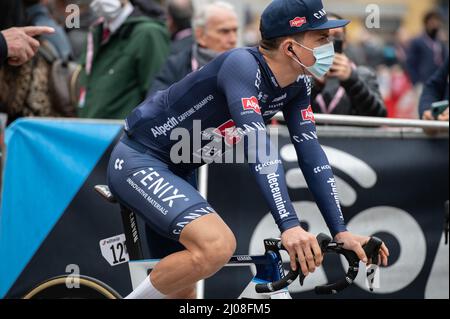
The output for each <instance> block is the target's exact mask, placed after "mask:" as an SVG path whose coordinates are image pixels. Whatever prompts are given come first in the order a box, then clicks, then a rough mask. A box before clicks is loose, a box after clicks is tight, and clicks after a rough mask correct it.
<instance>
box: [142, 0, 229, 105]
mask: <svg viewBox="0 0 450 319" xmlns="http://www.w3.org/2000/svg"><path fill="white" fill-rule="evenodd" d="M194 25H195V26H194V27H195V35H196V43H195V44H194V45H191V46H190V47H188V48H187V49H184V50H183V51H181V52H179V53H176V54H172V55H171V56H170V57H169V58H168V60H167V62H166V64H165V66H164V67H163V68H162V70H161V71H160V73H159V74H158V75H157V76H156V78H155V80H154V82H153V84H152V87H151V89H150V91H149V96H151V95H153V94H154V93H156V92H158V91H162V90H165V89H167V88H168V87H169V86H171V85H172V84H174V83H176V82H178V81H180V80H182V79H183V78H184V77H185V76H186V75H188V74H189V73H191V72H192V71H196V70H198V69H199V68H201V67H202V66H204V65H206V64H207V63H209V62H210V61H212V60H213V59H214V58H215V57H216V56H218V55H219V54H220V53H223V52H225V51H227V50H230V49H233V48H235V47H236V44H237V30H238V20H237V14H236V12H235V11H234V8H233V7H232V6H231V5H230V4H228V3H225V2H220V1H218V2H214V3H211V4H209V5H207V6H205V7H203V8H201V9H200V11H199V12H198V14H197V15H196V17H195V19H194Z"/></svg>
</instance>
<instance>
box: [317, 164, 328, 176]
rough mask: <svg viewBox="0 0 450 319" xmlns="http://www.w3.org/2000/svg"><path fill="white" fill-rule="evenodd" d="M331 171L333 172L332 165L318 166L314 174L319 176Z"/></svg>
mask: <svg viewBox="0 0 450 319" xmlns="http://www.w3.org/2000/svg"><path fill="white" fill-rule="evenodd" d="M329 170H331V166H330V165H322V166H317V167H315V168H314V174H319V173H322V172H323V171H329Z"/></svg>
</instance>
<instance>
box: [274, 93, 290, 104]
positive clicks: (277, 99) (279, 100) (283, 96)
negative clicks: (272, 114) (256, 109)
mask: <svg viewBox="0 0 450 319" xmlns="http://www.w3.org/2000/svg"><path fill="white" fill-rule="evenodd" d="M286 98H287V93H284V94H283V95H282V96H279V97H277V98H275V99H273V101H272V103H278V102H281V101H283V100H285V99H286Z"/></svg>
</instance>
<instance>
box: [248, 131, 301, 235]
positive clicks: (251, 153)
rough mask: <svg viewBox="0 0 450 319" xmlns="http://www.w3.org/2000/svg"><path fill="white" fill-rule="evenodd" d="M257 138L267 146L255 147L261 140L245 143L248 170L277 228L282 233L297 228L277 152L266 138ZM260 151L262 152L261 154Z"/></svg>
mask: <svg viewBox="0 0 450 319" xmlns="http://www.w3.org/2000/svg"><path fill="white" fill-rule="evenodd" d="M259 137H260V138H264V139H265V141H266V143H267V144H265V143H262V144H263V146H259V147H256V145H257V144H258V143H261V140H258V139H255V140H253V142H250V143H249V142H248V141H246V150H245V151H246V156H247V159H248V162H249V166H250V170H251V172H252V174H253V176H254V178H255V180H256V182H257V183H258V186H259V188H260V189H261V192H262V194H263V196H264V198H265V200H266V202H267V204H268V206H269V208H270V211H271V213H272V215H273V217H274V219H275V222H276V224H277V225H278V228H279V229H280V231H281V232H282V233H283V232H284V231H286V230H288V229H290V228H293V227H296V226H299V225H300V221H299V220H298V217H297V214H296V212H295V209H294V206H293V205H292V202H291V200H290V198H289V194H288V189H287V186H286V182H285V181H286V178H285V173H284V168H283V165H282V162H281V160H280V159H279V157H278V152H277V150H276V149H275V148H274V147H273V146H272V145H271V143H270V141H269V139H268V138H267V136H265V135H262V134H260V135H259ZM255 143H256V145H255ZM264 144H265V145H264ZM266 147H267V148H268V152H267V153H268V154H270V155H269V156H267V155H266V154H267V153H266V152H265V151H266ZM256 150H259V151H256ZM261 150H263V151H262V152H261ZM255 151H256V152H255Z"/></svg>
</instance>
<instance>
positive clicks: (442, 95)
mask: <svg viewBox="0 0 450 319" xmlns="http://www.w3.org/2000/svg"><path fill="white" fill-rule="evenodd" d="M448 64H449V59H448V57H447V59H446V61H445V63H444V64H443V65H442V66H441V67H440V68H439V70H437V71H436V72H435V73H434V75H433V76H432V77H431V78H430V79H429V80H428V82H426V84H425V87H424V90H423V93H422V96H421V98H420V104H419V113H420V117H421V118H422V119H424V120H436V119H435V118H434V117H433V115H432V113H431V105H432V104H433V103H434V102H439V101H444V100H447V101H448V90H449V69H448V67H449V65H448ZM448 111H449V110H448V107H447V110H446V111H445V112H444V113H443V114H441V115H440V116H439V117H438V118H437V120H439V121H448V120H449V117H448V113H449V112H448Z"/></svg>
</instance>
